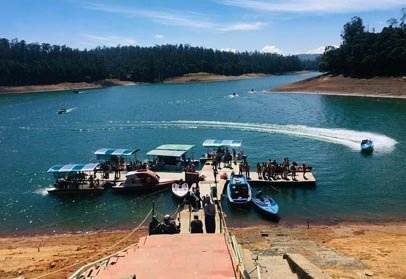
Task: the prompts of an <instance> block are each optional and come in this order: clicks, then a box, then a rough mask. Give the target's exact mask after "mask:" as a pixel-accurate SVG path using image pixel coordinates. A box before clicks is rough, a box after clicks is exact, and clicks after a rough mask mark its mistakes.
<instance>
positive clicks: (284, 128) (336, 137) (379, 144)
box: [140, 120, 397, 152]
mask: <svg viewBox="0 0 406 279" xmlns="http://www.w3.org/2000/svg"><path fill="white" fill-rule="evenodd" d="M140 124H141V125H144V126H160V127H169V126H171V127H172V126H175V127H180V128H194V129H196V128H210V129H232V130H240V131H253V132H261V133H270V134H284V135H289V136H295V137H302V138H309V139H315V140H319V141H324V142H329V143H334V144H340V145H344V146H347V147H349V148H351V149H353V150H360V143H361V141H362V140H363V139H366V138H369V139H371V140H372V141H374V145H375V150H376V151H378V152H391V151H393V150H394V149H395V145H396V144H397V141H396V140H394V139H392V138H390V137H388V136H386V135H382V134H377V133H372V132H365V131H355V130H349V129H335V128H316V127H308V126H304V125H278V124H258V123H238V122H222V121H187V120H178V121H161V122H149V121H146V122H141V123H140Z"/></svg>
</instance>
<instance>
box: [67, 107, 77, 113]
mask: <svg viewBox="0 0 406 279" xmlns="http://www.w3.org/2000/svg"><path fill="white" fill-rule="evenodd" d="M75 109H76V108H68V109H66V112H67V113H68V112H71V111H73V110H75Z"/></svg>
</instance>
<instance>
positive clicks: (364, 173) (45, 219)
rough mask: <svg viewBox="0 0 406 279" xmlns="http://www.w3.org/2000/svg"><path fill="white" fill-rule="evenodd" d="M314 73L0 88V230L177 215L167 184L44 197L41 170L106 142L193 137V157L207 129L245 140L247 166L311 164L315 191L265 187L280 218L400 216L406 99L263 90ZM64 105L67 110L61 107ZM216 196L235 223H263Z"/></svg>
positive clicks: (46, 183)
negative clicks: (367, 141) (149, 191)
mask: <svg viewBox="0 0 406 279" xmlns="http://www.w3.org/2000/svg"><path fill="white" fill-rule="evenodd" d="M316 74H317V73H309V74H304V75H284V76H272V77H266V78H257V79H249V80H239V81H224V82H213V83H191V84H152V85H140V86H131V87H110V88H105V89H95V90H88V91H84V92H82V93H81V94H73V93H72V92H71V91H69V92H68V91H66V92H52V93H41V94H20V95H18V94H14V95H0V158H1V161H0V166H1V172H0V182H1V185H0V187H1V188H0V233H30V232H37V231H51V232H52V231H53V230H55V231H61V230H62V231H63V230H90V229H92V230H94V229H104V228H113V227H119V226H132V225H134V224H138V223H139V222H140V221H141V220H142V219H143V217H144V216H145V214H146V213H147V212H148V211H149V210H150V208H151V203H152V200H155V201H156V206H157V209H158V211H159V212H161V213H169V212H173V211H174V210H175V209H176V202H175V201H174V200H173V199H172V196H171V192H170V191H166V192H162V193H158V194H155V195H147V196H144V197H137V196H134V195H129V196H125V195H113V194H112V193H111V192H110V191H106V192H105V193H104V194H103V195H101V196H98V197H77V198H72V197H70V198H68V197H65V198H62V197H55V196H50V195H48V194H47V192H46V188H48V187H50V185H51V184H52V183H53V182H54V180H53V179H52V178H51V176H50V175H49V174H47V172H46V171H47V170H48V168H49V167H50V166H52V165H54V164H63V163H86V162H91V161H95V156H94V155H93V152H94V151H95V150H97V149H99V148H102V147H118V148H120V147H123V148H140V149H141V151H140V152H139V155H138V158H139V159H144V158H146V152H148V151H149V150H150V149H153V148H154V147H156V146H158V145H161V144H165V143H184V144H195V145H196V147H195V149H194V155H195V157H196V158H198V157H200V155H201V154H202V153H204V152H205V151H206V150H205V149H204V148H203V147H202V146H201V144H202V142H203V141H204V140H205V139H208V138H218V139H222V138H224V139H242V140H243V147H244V150H245V151H246V153H247V154H248V155H249V158H248V159H249V161H250V163H251V164H252V165H253V164H255V163H256V162H258V161H261V162H262V161H267V160H268V159H270V158H272V159H277V160H279V161H280V160H282V159H283V158H284V157H289V158H290V159H291V160H295V161H297V162H299V163H301V162H306V163H309V164H311V165H313V170H314V174H315V176H316V178H317V180H318V183H317V187H316V188H312V189H292V188H281V189H280V192H278V191H275V190H274V189H264V191H266V192H269V193H270V194H271V195H272V196H273V197H274V198H275V200H276V201H277V202H278V204H279V206H280V215H281V218H282V220H284V221H286V222H302V221H304V220H306V219H311V220H321V221H336V220H371V221H381V220H405V219H406V218H405V217H406V216H405V212H406V202H405V201H406V182H405V178H406V160H405V158H406V147H405V144H406V143H405V140H406V100H396V99H384V98H362V97H338V96H337V97H336V96H319V95H300V94H265V93H263V92H262V91H263V90H265V89H269V88H272V87H275V86H279V85H282V84H286V83H290V82H294V81H298V80H301V79H304V78H308V77H311V76H314V75H316ZM251 89H255V90H256V93H254V94H251V93H249V91H250V90H251ZM232 92H235V93H237V95H238V96H236V97H232V94H231V93H232ZM60 107H65V108H71V109H72V110H70V112H69V113H66V114H63V115H58V114H57V113H56V112H57V110H58V109H59V108H60ZM366 137H369V138H372V140H374V141H375V147H376V149H375V151H374V153H373V154H372V155H371V156H364V155H362V154H360V152H359V142H360V141H361V140H362V139H363V138H366ZM223 205H224V208H225V211H226V212H227V215H228V221H229V223H231V224H237V223H238V224H256V223H260V222H261V223H262V222H266V220H264V219H262V217H260V216H258V215H257V214H256V212H255V211H254V210H253V209H248V210H231V209H230V208H228V205H227V203H226V202H225V203H224V204H223Z"/></svg>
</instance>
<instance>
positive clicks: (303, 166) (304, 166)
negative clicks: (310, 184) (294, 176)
mask: <svg viewBox="0 0 406 279" xmlns="http://www.w3.org/2000/svg"><path fill="white" fill-rule="evenodd" d="M302 170H303V179H304V180H307V178H306V165H305V164H303V165H302Z"/></svg>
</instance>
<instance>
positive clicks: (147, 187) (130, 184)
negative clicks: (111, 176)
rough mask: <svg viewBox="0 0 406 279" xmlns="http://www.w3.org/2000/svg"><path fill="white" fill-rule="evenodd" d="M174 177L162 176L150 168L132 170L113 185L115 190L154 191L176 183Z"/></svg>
mask: <svg viewBox="0 0 406 279" xmlns="http://www.w3.org/2000/svg"><path fill="white" fill-rule="evenodd" d="M175 182H176V180H173V179H163V178H160V177H159V175H158V174H156V173H155V172H153V171H151V170H148V169H141V170H136V171H130V172H128V173H127V175H126V179H125V180H124V181H120V182H118V183H117V184H116V185H113V186H112V190H113V192H153V191H158V190H161V189H167V188H170V187H171V186H172V184H173V183H175Z"/></svg>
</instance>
